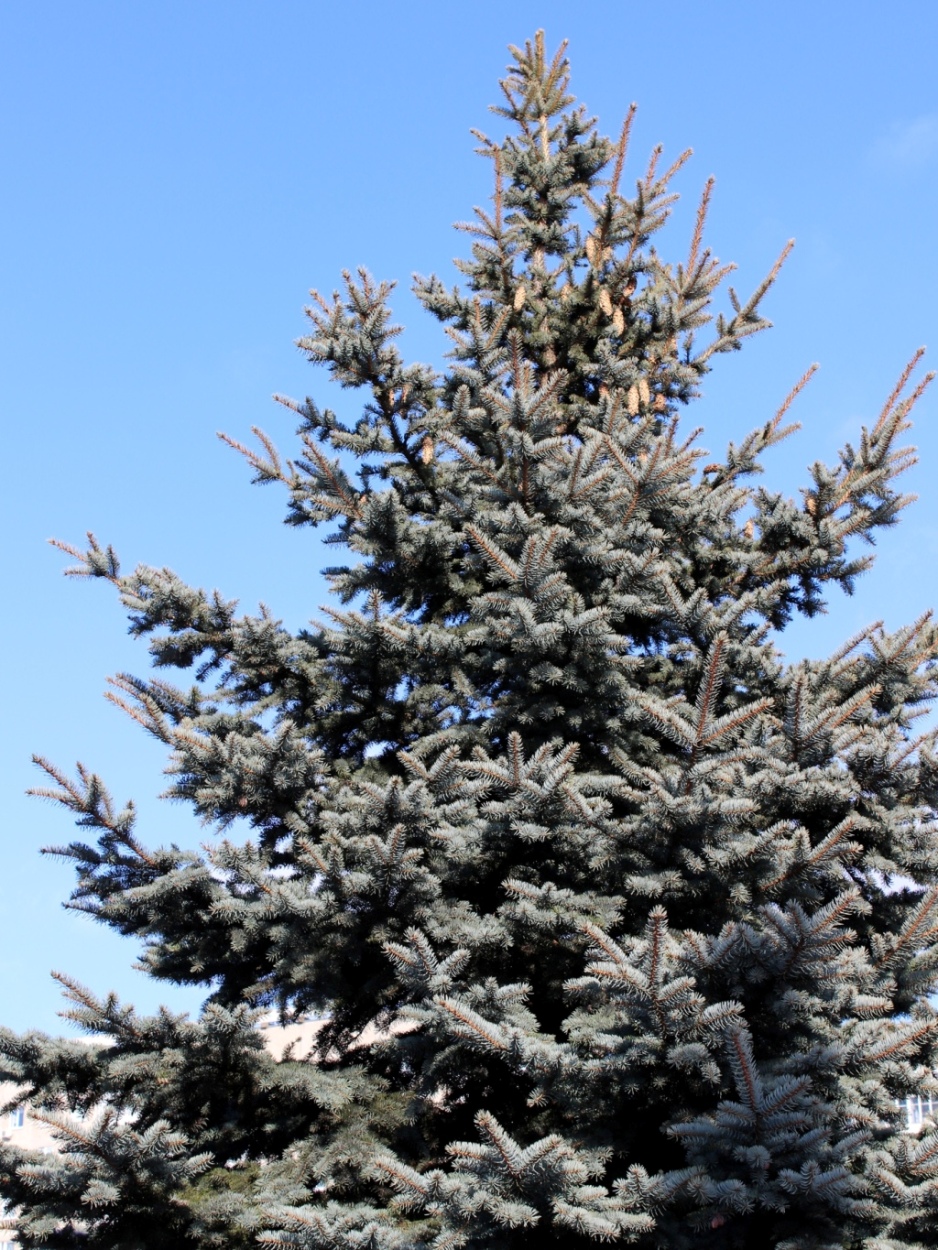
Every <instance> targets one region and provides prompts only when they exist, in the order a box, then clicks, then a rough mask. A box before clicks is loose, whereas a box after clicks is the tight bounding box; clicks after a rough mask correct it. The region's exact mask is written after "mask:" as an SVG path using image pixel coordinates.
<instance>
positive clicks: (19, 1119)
mask: <svg viewBox="0 0 938 1250" xmlns="http://www.w3.org/2000/svg"><path fill="white" fill-rule="evenodd" d="M25 1123H26V1108H25V1107H14V1108H13V1110H12V1111H11V1112H10V1128H22V1127H23V1125H24V1124H25Z"/></svg>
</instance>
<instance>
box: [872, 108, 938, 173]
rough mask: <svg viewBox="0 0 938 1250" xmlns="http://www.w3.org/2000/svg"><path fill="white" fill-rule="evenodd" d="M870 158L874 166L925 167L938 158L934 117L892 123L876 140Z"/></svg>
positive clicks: (936, 118) (937, 125) (937, 119)
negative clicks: (875, 164) (874, 163)
mask: <svg viewBox="0 0 938 1250" xmlns="http://www.w3.org/2000/svg"><path fill="white" fill-rule="evenodd" d="M870 155H871V156H872V157H873V159H874V161H876V163H877V164H883V165H892V166H897V165H898V166H901V167H903V168H904V169H912V168H918V167H921V166H922V165H927V164H929V163H930V162H931V161H933V160H934V159H935V158H936V157H938V113H928V114H926V115H925V116H924V117H916V118H914V119H913V120H912V121H910V122H896V123H894V124H893V125H892V126H891V127H890V128H889V130H887V131H886V133H885V134H883V135H881V136H880V137H879V138H878V139H877V140H876V142H875V143H874V144H873V146H872V149H871V151H870Z"/></svg>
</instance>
